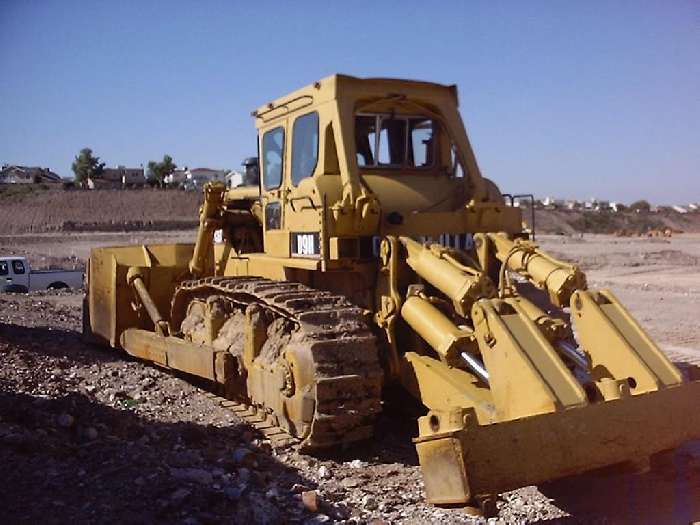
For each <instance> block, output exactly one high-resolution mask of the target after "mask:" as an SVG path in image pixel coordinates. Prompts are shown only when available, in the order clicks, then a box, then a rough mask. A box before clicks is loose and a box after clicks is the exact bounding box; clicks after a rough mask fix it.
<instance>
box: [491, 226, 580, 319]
mask: <svg viewBox="0 0 700 525" xmlns="http://www.w3.org/2000/svg"><path fill="white" fill-rule="evenodd" d="M488 238H489V240H490V241H491V242H493V245H494V247H495V252H496V253H495V255H496V257H497V258H498V259H499V260H500V261H501V262H502V263H503V264H504V266H505V267H507V268H508V269H509V270H512V271H514V272H516V273H519V274H521V275H522V276H524V277H526V278H528V279H529V280H530V281H531V282H532V283H533V284H534V285H535V286H537V287H538V288H541V289H543V290H546V291H547V292H548V294H549V300H550V301H551V302H552V304H554V305H556V306H568V303H569V298H570V297H571V294H572V293H573V292H574V291H576V290H585V289H586V277H585V275H584V274H583V273H582V272H581V270H579V269H578V267H577V266H575V265H572V264H568V263H565V262H563V261H559V260H557V259H555V258H554V257H552V256H550V255H547V254H545V253H544V252H542V251H541V250H539V249H538V248H537V245H535V244H533V243H531V242H529V241H524V240H522V239H515V240H513V239H509V238H508V237H507V236H506V235H504V234H489V235H488Z"/></svg>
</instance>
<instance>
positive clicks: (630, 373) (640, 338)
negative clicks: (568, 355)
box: [571, 290, 682, 394]
mask: <svg viewBox="0 0 700 525" xmlns="http://www.w3.org/2000/svg"><path fill="white" fill-rule="evenodd" d="M571 311H572V318H573V320H574V324H575V326H576V328H577V334H578V338H579V340H580V341H581V346H582V347H583V349H584V350H585V352H586V353H587V354H588V355H589V356H590V359H591V366H592V375H593V377H594V379H596V380H599V379H602V378H609V379H616V380H619V379H622V380H627V381H628V382H629V384H630V388H631V391H632V393H633V394H639V393H644V392H650V391H653V390H657V389H659V388H664V387H670V386H674V385H678V384H680V383H681V382H682V376H681V373H680V371H679V370H678V369H677V368H676V367H675V366H674V365H673V364H672V363H671V361H669V359H668V358H667V357H666V356H665V355H664V354H663V352H661V350H659V348H658V347H657V346H656V344H654V342H653V341H652V340H651V338H650V337H649V336H648V335H647V334H646V332H644V330H643V329H642V327H641V326H639V324H638V323H637V322H636V321H635V320H634V319H633V318H632V316H631V315H630V314H629V312H628V311H627V310H626V309H625V308H624V307H623V306H622V305H621V304H620V302H619V301H618V300H617V298H616V297H615V296H614V295H613V294H612V293H611V292H610V291H608V290H601V291H599V292H590V291H583V290H580V291H577V292H576V293H574V295H572V297H571Z"/></svg>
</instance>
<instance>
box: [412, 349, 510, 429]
mask: <svg viewBox="0 0 700 525" xmlns="http://www.w3.org/2000/svg"><path fill="white" fill-rule="evenodd" d="M401 383H402V384H403V385H404V387H405V388H406V389H407V390H408V391H409V392H410V393H411V394H412V395H413V396H415V397H416V398H417V399H420V400H421V402H422V403H423V404H424V405H425V406H426V407H427V408H429V409H430V410H441V411H449V410H451V409H455V408H460V409H462V408H465V409H466V408H473V409H474V410H475V411H476V415H477V419H478V421H479V423H480V424H488V423H495V422H496V421H497V420H498V418H497V415H496V407H495V405H494V403H493V396H492V395H491V390H490V389H489V388H487V387H485V386H484V385H483V384H479V383H478V382H477V380H476V378H475V377H474V376H473V375H472V374H470V373H469V372H467V371H466V370H463V369H461V368H453V367H449V366H447V365H446V364H445V363H443V362H442V361H440V360H439V359H435V358H434V357H430V356H426V355H422V354H418V353H416V352H406V354H405V356H404V360H403V361H402V369H401Z"/></svg>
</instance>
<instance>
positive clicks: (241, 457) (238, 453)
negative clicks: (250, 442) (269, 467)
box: [233, 447, 253, 465]
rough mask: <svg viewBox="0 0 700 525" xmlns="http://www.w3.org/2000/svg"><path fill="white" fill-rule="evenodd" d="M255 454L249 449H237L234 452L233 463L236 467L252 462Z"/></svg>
mask: <svg viewBox="0 0 700 525" xmlns="http://www.w3.org/2000/svg"><path fill="white" fill-rule="evenodd" d="M252 460H253V452H252V451H251V450H250V449H248V448H243V447H241V448H237V449H236V450H234V451H233V462H234V463H236V465H243V464H244V463H249V462H252Z"/></svg>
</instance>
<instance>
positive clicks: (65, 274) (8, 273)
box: [0, 256, 83, 293]
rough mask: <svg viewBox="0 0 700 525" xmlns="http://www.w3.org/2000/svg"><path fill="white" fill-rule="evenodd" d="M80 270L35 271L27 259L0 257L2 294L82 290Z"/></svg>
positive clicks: (0, 288)
mask: <svg viewBox="0 0 700 525" xmlns="http://www.w3.org/2000/svg"><path fill="white" fill-rule="evenodd" d="M82 287H83V272H81V271H79V270H44V271H33V270H31V268H30V267H29V261H28V260H27V259H26V258H25V257H15V256H13V257H0V292H20V293H22V292H29V291H34V290H58V289H61V288H82Z"/></svg>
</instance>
